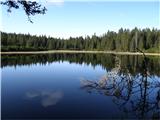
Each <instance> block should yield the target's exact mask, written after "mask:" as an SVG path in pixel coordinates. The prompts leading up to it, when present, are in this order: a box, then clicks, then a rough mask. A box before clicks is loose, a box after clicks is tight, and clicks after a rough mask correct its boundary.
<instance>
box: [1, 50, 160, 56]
mask: <svg viewBox="0 0 160 120" xmlns="http://www.w3.org/2000/svg"><path fill="white" fill-rule="evenodd" d="M0 53H1V54H49V53H105V54H117V55H143V54H142V53H139V52H115V51H75V50H50V51H27V52H24V51H16V52H0ZM145 55H152V56H160V53H145Z"/></svg>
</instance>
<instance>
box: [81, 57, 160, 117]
mask: <svg viewBox="0 0 160 120" xmlns="http://www.w3.org/2000/svg"><path fill="white" fill-rule="evenodd" d="M141 66H142V67H141V73H139V74H137V75H135V76H133V75H131V74H130V71H129V70H128V69H127V67H125V66H123V68H122V67H121V60H120V59H119V57H117V56H115V67H114V68H113V69H111V71H109V72H107V74H106V75H105V76H104V77H102V78H101V79H100V80H99V81H96V82H95V81H92V80H83V81H82V87H81V88H82V89H84V90H86V91H87V92H89V93H90V92H97V93H100V94H103V95H106V96H112V98H113V102H114V103H115V104H117V106H118V107H119V109H120V110H122V111H123V112H124V113H126V115H133V114H135V115H136V117H138V118H150V117H152V118H157V119H158V118H160V80H158V78H157V79H156V78H153V77H152V76H150V75H149V72H148V58H147V57H145V56H144V59H143V61H142V65H141Z"/></svg>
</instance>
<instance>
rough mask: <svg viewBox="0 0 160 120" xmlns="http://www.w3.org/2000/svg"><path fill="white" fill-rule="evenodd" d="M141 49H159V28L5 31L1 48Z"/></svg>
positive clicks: (17, 49) (35, 49)
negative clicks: (59, 34)
mask: <svg viewBox="0 0 160 120" xmlns="http://www.w3.org/2000/svg"><path fill="white" fill-rule="evenodd" d="M136 48H139V49H141V50H143V51H146V52H159V49H160V30H158V29H154V28H153V29H149V28H145V29H138V28H134V29H132V30H129V29H123V28H121V29H119V31H118V32H113V31H107V32H106V33H105V34H103V35H101V36H97V35H96V34H94V35H92V36H86V37H82V36H80V37H75V38H73V37H70V38H68V39H63V38H53V37H49V36H45V35H41V36H36V35H30V34H16V33H5V32H1V51H42V50H93V51H94V50H96V51H121V52H135V51H136Z"/></svg>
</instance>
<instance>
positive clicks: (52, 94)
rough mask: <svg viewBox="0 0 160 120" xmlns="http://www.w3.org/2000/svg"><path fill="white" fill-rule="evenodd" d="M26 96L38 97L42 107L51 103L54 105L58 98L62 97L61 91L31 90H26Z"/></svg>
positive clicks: (30, 97)
mask: <svg viewBox="0 0 160 120" xmlns="http://www.w3.org/2000/svg"><path fill="white" fill-rule="evenodd" d="M26 97H27V98H29V99H34V98H36V97H40V99H41V104H42V106H43V107H48V106H52V105H56V104H57V103H58V102H59V100H60V99H62V97H63V93H62V92H61V91H47V90H43V91H32V92H27V93H26Z"/></svg>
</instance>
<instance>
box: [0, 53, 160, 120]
mask: <svg viewBox="0 0 160 120" xmlns="http://www.w3.org/2000/svg"><path fill="white" fill-rule="evenodd" d="M1 62H2V64H1V71H2V82H1V84H2V89H1V91H2V93H1V96H2V100H1V102H2V104H1V107H2V114H1V116H2V119H31V118H32V119H34V118H36V119H40V118H41V119H50V118H51V119H65V118H68V119H71V118H73V119H79V118H84V119H89V118H90V119H93V118H95V119H101V118H108V119H113V118H117V119H123V118H125V119H127V118H134V119H136V118H137V119H141V118H157V119H158V118H159V119H160V61H159V58H158V57H143V56H126V55H124V56H116V55H108V54H41V55H2V57H1Z"/></svg>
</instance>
